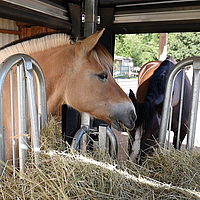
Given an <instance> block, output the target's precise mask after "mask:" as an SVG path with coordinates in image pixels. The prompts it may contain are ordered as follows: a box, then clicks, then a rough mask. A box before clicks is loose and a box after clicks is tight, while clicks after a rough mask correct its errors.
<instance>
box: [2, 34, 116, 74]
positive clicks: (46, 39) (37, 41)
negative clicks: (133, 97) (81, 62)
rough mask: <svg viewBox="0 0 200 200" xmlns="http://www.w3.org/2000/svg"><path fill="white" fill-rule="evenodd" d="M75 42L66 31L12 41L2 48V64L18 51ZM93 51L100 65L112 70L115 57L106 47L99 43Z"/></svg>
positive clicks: (37, 49)
mask: <svg viewBox="0 0 200 200" xmlns="http://www.w3.org/2000/svg"><path fill="white" fill-rule="evenodd" d="M77 41H80V40H77ZM77 41H76V42H77ZM73 43H74V42H73V41H72V40H71V36H70V35H67V34H66V33H53V34H50V35H45V36H42V37H37V38H30V39H28V40H25V41H21V40H18V41H16V43H15V44H13V45H12V43H11V44H9V45H8V46H5V48H4V47H3V48H1V49H0V64H1V63H2V62H3V61H4V60H5V59H6V58H8V57H9V56H11V55H14V54H17V53H24V54H28V55H30V54H32V53H35V52H39V51H44V50H48V49H50V48H53V47H58V46H62V45H66V44H73ZM91 53H92V55H93V57H94V58H95V60H96V61H97V62H98V63H99V64H100V65H102V66H103V67H105V68H106V69H107V70H109V71H111V72H112V70H113V58H112V56H111V55H110V54H109V53H108V51H107V50H106V48H105V47H103V46H102V45H101V44H100V43H97V45H96V46H95V47H94V49H93V50H92V51H91Z"/></svg>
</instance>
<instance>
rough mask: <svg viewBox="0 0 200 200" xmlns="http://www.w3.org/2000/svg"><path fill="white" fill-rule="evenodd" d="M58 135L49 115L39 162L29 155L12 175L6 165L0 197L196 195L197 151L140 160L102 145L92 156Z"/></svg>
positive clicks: (199, 183)
mask: <svg viewBox="0 0 200 200" xmlns="http://www.w3.org/2000/svg"><path fill="white" fill-rule="evenodd" d="M55 138H56V139H55ZM61 138H62V137H61V132H60V123H59V122H57V120H55V118H52V117H51V119H50V121H49V124H48V126H47V127H45V129H44V130H43V132H42V136H41V141H42V142H41V144H42V149H43V150H42V152H41V154H40V162H39V164H38V165H35V164H34V163H32V162H31V161H30V162H29V163H27V167H26V172H24V173H19V172H17V170H16V176H15V177H13V176H12V174H10V173H9V172H10V171H11V170H12V169H11V168H10V167H9V166H7V167H8V168H10V170H9V171H8V172H4V174H3V175H2V176H1V185H0V186H1V187H0V191H1V192H0V199H56V200H57V199H81V200H82V199H123V200H124V199H125V200H126V199H200V193H199V192H198V191H200V169H199V165H200V153H199V152H198V151H175V150H173V151H167V150H161V151H158V150H157V151H155V154H154V156H148V157H147V159H146V160H145V162H144V163H143V165H141V166H139V165H137V164H135V163H132V162H127V163H119V162H117V161H115V160H112V159H111V158H110V157H108V156H106V155H105V154H104V153H103V152H102V151H99V152H101V153H102V154H101V153H98V154H95V160H94V159H93V158H92V156H93V155H92V154H91V153H82V154H81V155H80V154H79V153H77V152H74V151H71V150H70V149H69V148H67V145H66V144H64V143H63V142H62V139H61ZM50 140H51V141H50ZM97 160H98V161H97Z"/></svg>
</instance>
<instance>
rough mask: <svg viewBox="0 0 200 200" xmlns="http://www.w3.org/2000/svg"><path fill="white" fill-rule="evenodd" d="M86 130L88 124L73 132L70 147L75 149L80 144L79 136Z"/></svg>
mask: <svg viewBox="0 0 200 200" xmlns="http://www.w3.org/2000/svg"><path fill="white" fill-rule="evenodd" d="M87 132H88V126H82V127H81V128H80V129H79V130H78V131H77V132H76V134H75V136H74V138H73V140H72V144H71V148H72V149H75V150H77V148H78V146H79V145H80V141H81V138H82V137H83V135H84V134H85V133H87Z"/></svg>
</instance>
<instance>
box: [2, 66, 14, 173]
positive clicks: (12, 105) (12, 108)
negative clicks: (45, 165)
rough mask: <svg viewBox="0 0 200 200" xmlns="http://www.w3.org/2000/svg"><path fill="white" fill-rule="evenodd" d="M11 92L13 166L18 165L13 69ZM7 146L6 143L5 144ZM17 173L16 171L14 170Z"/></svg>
mask: <svg viewBox="0 0 200 200" xmlns="http://www.w3.org/2000/svg"><path fill="white" fill-rule="evenodd" d="M10 94H11V118H12V119H11V121H12V137H13V138H12V148H13V167H14V169H15V167H16V148H15V146H16V144H15V117H14V116H15V112H14V84H13V70H12V69H11V71H10ZM4 146H5V145H4ZM14 173H15V172H14Z"/></svg>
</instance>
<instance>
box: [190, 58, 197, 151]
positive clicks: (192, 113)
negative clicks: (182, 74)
mask: <svg viewBox="0 0 200 200" xmlns="http://www.w3.org/2000/svg"><path fill="white" fill-rule="evenodd" d="M199 84H200V57H195V58H194V61H193V81H192V97H191V99H192V100H191V104H190V115H189V116H190V117H189V123H188V136H187V149H192V148H193V146H194V138H195V129H196V120H197V110H198V102H199Z"/></svg>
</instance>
